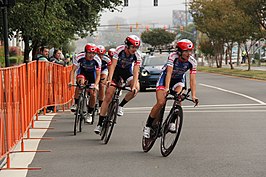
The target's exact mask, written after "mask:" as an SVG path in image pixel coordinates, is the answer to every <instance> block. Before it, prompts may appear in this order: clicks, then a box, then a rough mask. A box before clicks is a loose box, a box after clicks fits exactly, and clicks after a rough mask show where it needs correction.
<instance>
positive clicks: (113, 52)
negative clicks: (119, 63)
mask: <svg viewBox="0 0 266 177" xmlns="http://www.w3.org/2000/svg"><path fill="white" fill-rule="evenodd" d="M114 54H115V48H111V49H109V50H108V55H109V56H110V57H113V56H114Z"/></svg>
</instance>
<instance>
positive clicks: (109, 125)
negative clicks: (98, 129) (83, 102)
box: [103, 100, 118, 144]
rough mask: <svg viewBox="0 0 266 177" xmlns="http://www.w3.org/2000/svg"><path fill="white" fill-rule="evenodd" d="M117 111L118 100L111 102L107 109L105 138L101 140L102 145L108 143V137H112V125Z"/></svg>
mask: <svg viewBox="0 0 266 177" xmlns="http://www.w3.org/2000/svg"><path fill="white" fill-rule="evenodd" d="M117 109H118V100H116V101H113V102H112V103H111V104H110V107H109V111H108V116H107V121H106V127H105V136H104V139H103V142H104V144H107V143H108V141H109V140H110V137H111V135H112V132H113V129H114V125H115V123H116V117H117Z"/></svg>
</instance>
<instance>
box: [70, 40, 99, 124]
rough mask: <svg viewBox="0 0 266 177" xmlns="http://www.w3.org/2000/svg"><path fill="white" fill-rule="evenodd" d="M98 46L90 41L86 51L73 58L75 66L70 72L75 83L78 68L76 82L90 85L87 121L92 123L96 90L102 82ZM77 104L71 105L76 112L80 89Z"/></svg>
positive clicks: (77, 90) (76, 91)
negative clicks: (97, 53)
mask: <svg viewBox="0 0 266 177" xmlns="http://www.w3.org/2000/svg"><path fill="white" fill-rule="evenodd" d="M96 50H97V46H96V45H95V44H91V43H88V44H86V46H85V52H82V53H80V54H78V55H77V56H76V57H75V58H74V60H73V68H72V70H71V72H70V78H71V82H70V84H73V83H74V73H75V71H76V70H77V77H76V82H77V83H79V84H81V85H84V83H85V81H87V84H88V85H89V86H90V88H95V89H89V92H90V100H89V107H88V114H87V116H86V118H85V122H86V123H92V111H93V110H94V107H95V102H96V91H97V90H98V85H99V82H100V75H101V59H100V58H99V56H98V55H95V54H96ZM74 98H75V104H74V105H72V106H71V111H72V112H75V111H76V109H77V103H78V98H79V89H78V88H76V89H75V96H74Z"/></svg>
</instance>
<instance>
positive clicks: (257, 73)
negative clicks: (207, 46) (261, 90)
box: [197, 66, 266, 81]
mask: <svg viewBox="0 0 266 177" xmlns="http://www.w3.org/2000/svg"><path fill="white" fill-rule="evenodd" d="M197 70H198V71H203V72H209V73H217V74H224V75H230V76H237V77H245V78H251V79H258V80H265V81H266V71H261V70H250V71H247V70H241V69H230V68H215V67H208V66H198V67H197Z"/></svg>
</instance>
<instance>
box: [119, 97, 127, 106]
mask: <svg viewBox="0 0 266 177" xmlns="http://www.w3.org/2000/svg"><path fill="white" fill-rule="evenodd" d="M127 102H128V101H126V100H125V98H124V99H123V100H122V101H121V103H120V104H119V106H121V107H124V106H125V104H127Z"/></svg>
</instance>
